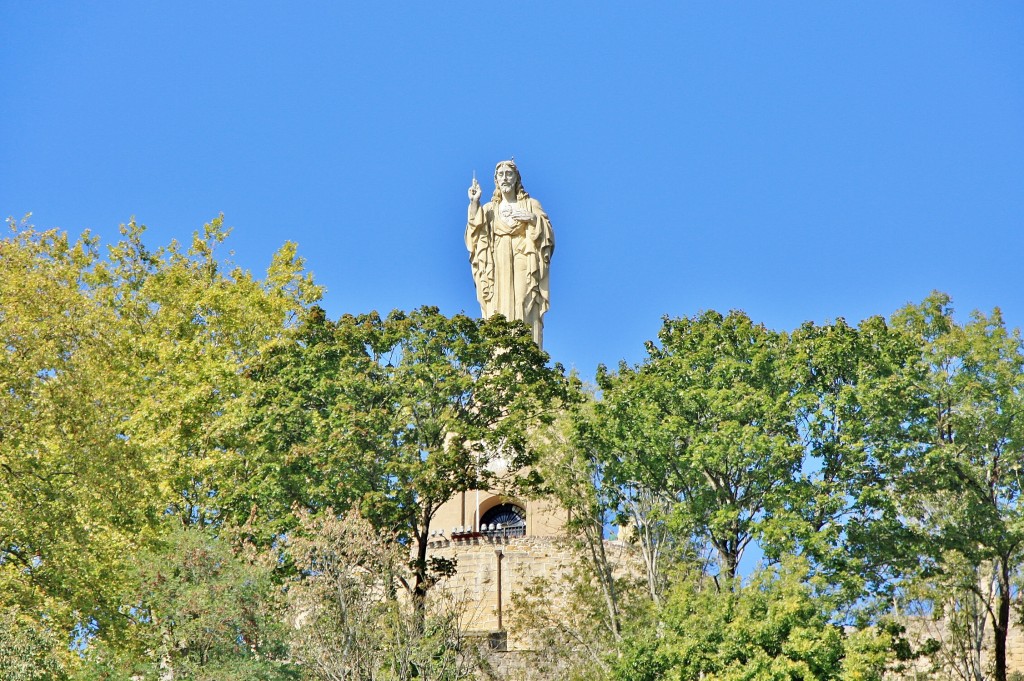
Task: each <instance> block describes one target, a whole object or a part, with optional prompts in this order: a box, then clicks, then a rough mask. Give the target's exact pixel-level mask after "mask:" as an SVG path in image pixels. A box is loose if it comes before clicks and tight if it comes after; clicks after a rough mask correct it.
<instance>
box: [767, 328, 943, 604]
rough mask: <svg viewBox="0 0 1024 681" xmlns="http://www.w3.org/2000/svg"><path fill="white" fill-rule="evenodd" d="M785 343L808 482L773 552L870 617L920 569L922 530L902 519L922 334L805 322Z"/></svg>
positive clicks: (910, 487) (775, 537)
mask: <svg viewBox="0 0 1024 681" xmlns="http://www.w3.org/2000/svg"><path fill="white" fill-rule="evenodd" d="M789 347H790V351H789V355H788V360H787V364H788V371H789V372H790V377H789V379H788V380H789V382H790V384H791V386H792V391H793V396H794V398H793V400H792V408H793V412H792V417H793V419H794V423H795V425H796V427H797V430H798V432H799V433H800V437H801V439H802V441H803V443H804V451H805V456H804V462H803V466H802V468H803V485H802V486H801V487H800V492H801V493H800V495H799V496H797V497H796V498H795V500H794V501H793V505H792V509H791V510H792V514H791V516H790V518H789V519H788V521H787V522H779V523H776V524H775V525H774V526H773V528H772V532H771V535H770V536H767V537H765V542H764V543H765V546H766V548H767V549H768V551H769V553H772V554H774V555H779V554H780V553H784V552H801V553H803V554H804V555H806V556H807V557H808V558H809V559H811V561H812V565H813V569H814V570H815V571H816V572H817V573H819V574H821V575H823V576H825V577H826V578H827V579H828V580H829V583H830V588H831V589H832V590H833V592H834V595H836V596H837V605H839V606H840V607H847V606H852V605H855V604H856V605H858V606H859V607H860V609H861V610H862V612H861V613H860V614H861V615H870V614H871V613H870V612H869V611H865V609H864V606H865V605H881V606H882V607H883V609H887V608H888V607H889V605H888V604H891V602H892V598H893V595H894V592H895V591H896V590H898V587H899V584H900V583H901V580H902V579H903V578H905V577H906V576H908V575H914V574H917V573H918V572H919V570H920V564H919V555H920V554H921V553H922V551H923V546H922V544H923V539H924V538H923V537H922V536H921V534H920V533H918V532H916V531H915V529H914V528H913V527H912V526H911V525H908V524H907V522H906V519H907V515H908V504H910V503H912V500H913V499H914V492H915V490H916V489H918V487H919V483H920V481H919V480H918V479H917V475H916V473H915V471H918V470H920V468H921V455H922V453H923V450H922V448H921V447H920V446H919V443H920V442H921V438H922V435H924V434H925V433H927V416H926V414H927V407H928V402H927V399H926V398H925V395H924V394H923V393H922V391H921V390H920V385H921V383H922V381H923V380H924V378H925V374H926V370H925V368H924V367H923V365H922V363H921V362H920V354H921V347H920V341H919V340H918V339H917V338H915V337H913V336H912V335H911V334H908V333H906V332H905V331H903V330H902V329H899V328H893V327H890V326H889V325H887V324H886V323H885V321H884V320H883V319H882V318H881V317H872V318H870V319H867V320H865V321H863V322H861V324H860V325H859V326H857V327H853V326H850V325H848V324H846V322H845V321H844V320H842V319H838V320H836V321H835V322H831V323H827V324H822V325H816V324H812V323H809V322H808V323H805V324H803V325H801V327H800V328H799V329H797V330H796V331H794V332H793V334H792V335H791V337H790V342H789ZM868 595H875V596H877V597H878V598H876V599H866V598H865V597H866V596H868ZM871 609H872V610H874V609H876V608H874V607H872V608H871Z"/></svg>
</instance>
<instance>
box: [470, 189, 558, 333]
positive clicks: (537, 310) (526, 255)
mask: <svg viewBox="0 0 1024 681" xmlns="http://www.w3.org/2000/svg"><path fill="white" fill-rule="evenodd" d="M518 203H519V208H520V209H526V210H528V211H529V212H531V213H533V214H534V216H536V218H537V220H536V223H535V224H526V223H518V222H515V221H513V223H514V224H507V223H506V222H505V221H504V220H503V219H502V217H501V214H500V212H499V211H498V204H496V203H494V202H493V201H490V202H488V203H486V204H484V205H483V206H481V207H480V209H479V210H477V212H476V214H475V215H474V216H473V217H471V218H470V219H469V220H468V221H467V224H466V248H467V249H468V250H469V262H470V265H471V266H472V269H473V280H474V281H475V282H476V297H477V300H478V301H479V302H480V313H481V314H482V315H483V317H484V318H487V317H490V316H491V315H493V314H502V315H505V317H506V318H507V319H521V320H523V321H524V322H526V324H527V326H529V327H531V328H532V330H533V340H534V341H535V342H536V343H537V345H542V342H543V337H544V313H545V312H547V311H548V307H549V303H550V291H549V288H548V265H549V263H550V261H551V254H552V253H554V250H555V235H554V232H553V231H552V229H551V221H550V220H548V216H547V213H545V212H544V209H543V208H541V205H540V202H539V201H537V200H536V199H532V198H524V199H519V202H518Z"/></svg>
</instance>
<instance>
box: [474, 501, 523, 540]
mask: <svg viewBox="0 0 1024 681" xmlns="http://www.w3.org/2000/svg"><path fill="white" fill-rule="evenodd" d="M480 531H481V532H482V533H483V534H486V535H492V536H497V537H523V536H526V511H525V510H524V509H523V508H522V507H521V506H517V505H515V504H508V503H505V504H498V505H497V506H494V507H492V508H491V509H490V510H488V511H487V512H486V513H484V514H483V516H482V517H481V518H480Z"/></svg>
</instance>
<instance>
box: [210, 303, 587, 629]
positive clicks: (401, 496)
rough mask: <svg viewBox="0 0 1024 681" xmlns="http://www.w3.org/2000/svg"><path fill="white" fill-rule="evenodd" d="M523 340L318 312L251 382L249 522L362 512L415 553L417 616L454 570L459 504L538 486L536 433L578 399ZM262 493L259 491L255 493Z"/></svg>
mask: <svg viewBox="0 0 1024 681" xmlns="http://www.w3.org/2000/svg"><path fill="white" fill-rule="evenodd" d="M547 360H548V357H547V355H546V354H545V353H544V352H543V351H541V350H540V349H539V348H538V347H537V346H536V344H535V343H533V341H532V339H531V337H530V334H529V333H528V330H527V329H526V327H525V326H523V325H522V324H520V323H514V322H507V321H505V320H504V319H503V318H500V317H496V318H492V319H489V320H485V321H478V320H474V319H470V318H469V317H466V316H464V315H456V316H454V317H451V318H449V317H446V316H444V315H442V314H440V313H439V312H438V310H437V309H436V308H429V307H425V308H421V309H418V310H415V311H412V312H410V313H403V312H397V311H396V312H393V313H392V314H391V315H389V316H388V317H387V318H381V317H380V316H378V315H377V314H376V313H371V314H367V315H361V316H358V317H356V316H349V315H346V316H344V317H342V318H341V319H340V320H339V321H338V322H336V323H335V322H331V321H329V320H327V319H326V318H325V317H324V316H323V314H322V313H320V312H319V311H315V310H314V311H313V312H312V313H311V314H310V315H309V316H308V317H307V318H306V321H305V323H304V324H303V325H302V326H301V328H299V329H298V330H297V333H296V336H295V339H294V341H293V342H288V343H281V344H279V345H277V346H276V347H274V348H273V350H272V352H270V353H268V356H267V357H266V358H265V360H264V361H262V362H261V363H260V365H259V366H257V367H255V368H254V371H253V372H252V377H253V380H254V382H255V383H256V384H257V387H256V388H255V389H254V398H253V400H254V402H253V412H252V413H253V416H252V418H251V420H250V421H249V422H248V424H247V426H246V430H247V431H248V432H249V433H250V434H251V436H252V438H253V440H252V445H251V447H250V449H249V450H248V451H246V452H244V453H243V455H242V457H241V458H240V459H239V460H238V461H236V462H235V465H234V466H233V468H232V472H233V474H234V475H235V476H236V477H235V482H234V483H233V484H232V485H231V486H232V487H235V488H236V489H240V490H242V491H243V492H242V494H241V495H239V496H237V497H236V498H234V499H232V500H230V505H231V507H232V508H233V509H234V510H233V513H235V514H241V513H244V512H246V511H247V510H248V509H250V508H252V507H253V505H255V506H256V507H259V505H260V504H263V506H264V508H265V509H266V510H265V513H266V514H267V515H268V516H269V517H271V518H273V519H274V520H275V521H278V522H280V523H281V526H287V525H289V524H292V525H294V522H295V519H294V517H293V516H291V515H289V514H290V513H291V511H290V510H289V509H290V508H291V504H293V503H297V504H299V506H300V507H302V508H306V509H309V510H313V511H316V510H322V509H324V508H326V507H328V506H331V507H334V508H336V509H338V510H339V511H340V510H344V509H346V508H349V507H352V506H357V507H358V508H359V509H360V510H361V512H362V513H363V515H364V516H365V517H366V518H367V519H369V520H371V521H372V522H373V523H374V524H375V525H376V526H377V527H380V528H386V529H388V530H390V531H391V532H393V533H394V535H395V537H396V541H398V542H400V543H402V544H403V545H405V546H407V547H408V548H409V550H410V551H411V553H412V565H413V570H412V575H411V577H410V579H409V580H406V581H405V582H404V584H405V586H406V588H407V589H408V590H409V593H410V594H411V595H412V597H413V602H414V603H415V604H416V605H417V610H418V611H419V612H422V609H423V606H424V600H425V598H426V594H427V592H428V591H429V589H430V587H431V585H433V584H434V583H435V582H436V580H437V579H438V578H439V577H440V576H442V575H444V574H447V573H449V572H450V570H451V569H452V567H453V566H452V565H450V564H448V563H446V562H444V561H439V560H435V561H431V562H428V560H427V542H428V540H429V537H430V530H431V523H432V522H433V519H434V516H435V514H436V513H437V511H438V509H439V508H440V507H441V506H442V504H444V503H445V502H447V501H448V500H450V499H451V498H453V497H454V496H455V494H457V493H458V492H463V491H467V490H471V489H491V488H495V487H499V486H506V485H516V484H521V483H523V482H528V481H529V479H530V478H529V476H526V477H523V476H520V475H519V473H520V471H522V470H523V469H524V467H526V466H528V465H530V464H532V463H533V462H534V459H535V451H534V448H533V446H532V445H531V437H530V432H531V430H532V429H533V428H534V427H535V426H537V425H539V424H541V423H543V422H547V421H550V420H551V419H552V418H553V417H554V415H555V413H556V412H557V410H558V409H559V408H560V405H562V404H563V403H565V401H566V400H567V399H569V396H570V394H571V392H570V389H569V383H568V381H567V380H566V379H565V377H564V376H563V373H562V370H561V368H560V367H558V366H555V367H553V368H552V367H549V366H548V365H547ZM253 481H254V485H250V482H253Z"/></svg>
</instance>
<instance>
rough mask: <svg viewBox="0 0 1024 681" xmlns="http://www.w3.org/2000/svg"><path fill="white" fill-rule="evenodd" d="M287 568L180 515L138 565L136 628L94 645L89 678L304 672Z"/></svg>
mask: <svg viewBox="0 0 1024 681" xmlns="http://www.w3.org/2000/svg"><path fill="white" fill-rule="evenodd" d="M228 534H231V533H228ZM277 568H278V563H277V560H276V557H275V556H274V555H270V554H266V553H263V554H260V553H258V552H257V551H256V550H255V549H254V547H252V546H251V545H247V544H245V543H244V542H239V541H233V540H232V539H230V538H226V537H224V536H218V535H217V534H214V533H213V532H212V531H211V530H210V529H209V528H206V527H202V526H199V525H189V526H187V527H182V526H181V524H180V523H177V522H172V524H171V525H170V527H169V528H168V530H167V532H166V533H165V534H164V535H163V537H162V538H161V540H160V542H159V543H158V544H157V545H155V546H153V547H152V548H150V549H147V550H146V551H144V552H143V553H142V554H140V555H139V556H138V557H137V560H136V563H135V566H134V567H133V571H132V572H133V574H132V576H133V580H132V581H133V584H134V593H133V594H132V599H131V601H129V604H128V607H126V608H125V611H124V614H125V616H126V617H127V618H128V619H129V620H130V622H131V628H130V632H129V634H128V635H127V636H126V637H125V638H124V639H122V640H120V641H118V642H117V643H116V645H107V646H104V645H99V646H96V647H95V648H94V649H92V650H90V651H88V653H87V657H86V663H85V669H84V670H83V671H82V672H81V677H82V678H97V679H103V678H113V679H128V678H141V679H152V680H153V681H157V680H160V679H166V678H184V679H195V680H196V681H215V680H224V681H227V680H229V679H240V678H244V679H260V680H264V681H271V680H274V681H283V680H284V679H293V678H298V669H297V668H296V667H295V666H294V665H293V664H292V663H291V662H290V661H289V656H288V654H287V648H286V645H285V641H286V630H285V625H284V622H283V619H284V618H283V614H282V613H283V611H282V608H281V606H280V604H279V603H278V599H277V598H276V595H275V591H276V588H277V587H276V583H277V580H276V579H275V577H274V571H275V570H276V569H277Z"/></svg>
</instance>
